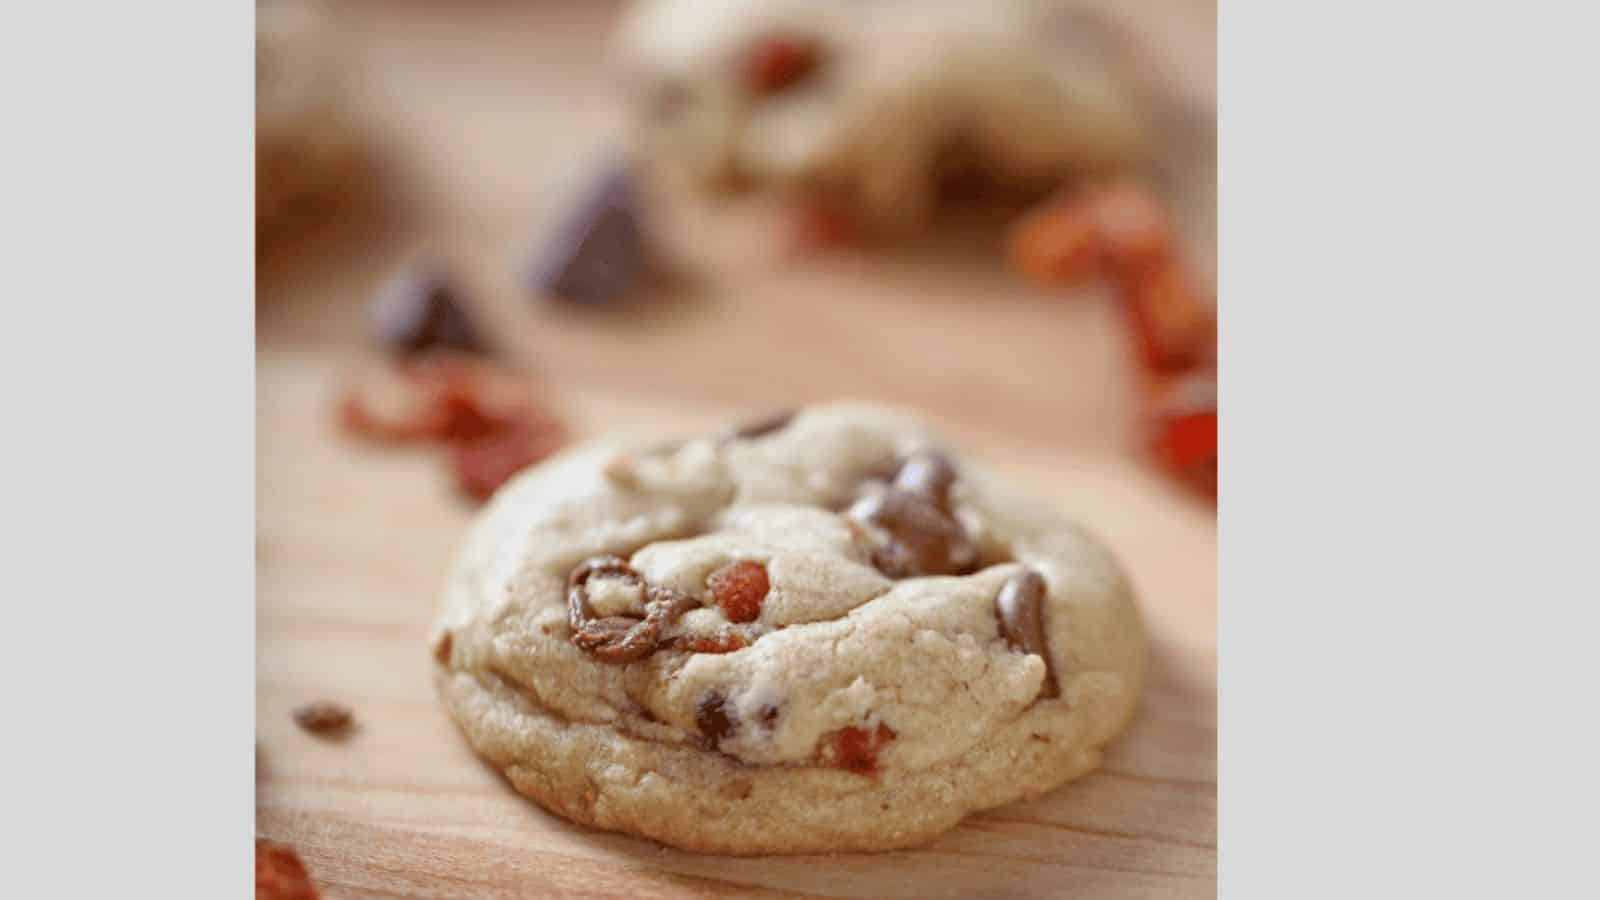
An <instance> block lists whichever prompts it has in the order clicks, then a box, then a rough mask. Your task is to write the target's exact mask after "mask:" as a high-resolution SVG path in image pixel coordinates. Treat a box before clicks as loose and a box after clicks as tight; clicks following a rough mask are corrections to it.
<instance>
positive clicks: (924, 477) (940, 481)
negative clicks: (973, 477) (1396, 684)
mask: <svg viewBox="0 0 1600 900" xmlns="http://www.w3.org/2000/svg"><path fill="white" fill-rule="evenodd" d="M955 480H956V467H955V465H954V464H953V463H951V462H950V457H948V456H946V455H944V454H943V453H940V452H939V451H937V450H919V451H917V452H916V453H913V454H911V455H910V456H907V457H906V461H905V462H904V463H903V464H902V465H901V466H900V471H899V472H897V473H896V474H895V476H894V485H895V487H897V488H900V489H901V490H904V491H910V492H912V493H914V494H921V495H922V496H924V497H927V498H928V499H929V500H931V501H933V503H934V505H935V506H938V507H939V508H940V509H941V510H944V511H945V512H949V510H950V485H952V484H954V483H955Z"/></svg>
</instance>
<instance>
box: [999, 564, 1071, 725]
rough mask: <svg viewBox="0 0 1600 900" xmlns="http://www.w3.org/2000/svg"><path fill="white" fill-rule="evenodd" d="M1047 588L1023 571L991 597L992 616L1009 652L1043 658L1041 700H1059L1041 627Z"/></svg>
mask: <svg viewBox="0 0 1600 900" xmlns="http://www.w3.org/2000/svg"><path fill="white" fill-rule="evenodd" d="M1048 593H1049V587H1048V586H1047V585H1046V584H1045V582H1044V578H1042V577H1040V575H1039V573H1038V572H1034V571H1031V570H1024V571H1022V572H1019V573H1017V574H1016V575H1013V576H1011V577H1010V578H1008V579H1006V583H1005V584H1002V585H1001V586H1000V592H999V593H997V594H995V597H994V613H995V616H996V617H997V618H998V619H999V620H1000V633H1001V634H1002V635H1003V636H1004V637H1005V639H1006V643H1008V644H1010V645H1011V647H1012V649H1014V650H1021V651H1022V652H1024V653H1036V654H1038V655H1039V656H1041V657H1043V658H1044V667H1045V673H1044V686H1043V687H1041V688H1040V689H1039V696H1041V697H1059V696H1061V687H1060V685H1059V684H1058V683H1057V682H1056V674H1055V665H1054V664H1053V663H1052V662H1051V661H1050V643H1049V638H1048V632H1046V631H1045V627H1044V600H1045V596H1046V595H1047V594H1048Z"/></svg>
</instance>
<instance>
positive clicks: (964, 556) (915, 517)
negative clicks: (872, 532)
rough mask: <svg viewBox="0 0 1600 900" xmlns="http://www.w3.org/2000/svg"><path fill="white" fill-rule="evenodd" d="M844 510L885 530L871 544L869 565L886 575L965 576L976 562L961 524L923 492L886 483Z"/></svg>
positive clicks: (899, 576)
mask: <svg viewBox="0 0 1600 900" xmlns="http://www.w3.org/2000/svg"><path fill="white" fill-rule="evenodd" d="M845 515H846V516H847V517H849V518H850V519H853V520H855V521H856V522H858V523H861V524H863V525H868V526H871V527H872V528H875V529H877V530H878V531H880V532H882V533H884V534H885V535H887V540H883V541H880V543H879V544H878V546H876V547H875V548H874V549H873V564H874V565H876V566H877V567H878V568H879V569H880V570H881V571H882V572H883V573H884V574H885V575H888V576H889V577H891V578H915V577H919V576H923V575H966V574H968V573H970V572H972V571H973V570H974V569H975V568H976V567H977V563H978V548H977V545H976V544H974V543H973V542H972V539H971V538H969V537H968V536H967V533H966V530H965V529H964V528H962V527H961V523H960V522H959V521H957V520H956V518H955V517H954V516H952V515H950V514H949V513H948V512H946V511H945V510H943V509H940V508H939V506H938V505H936V503H935V502H934V501H933V500H932V499H930V498H929V497H927V496H926V495H924V494H922V493H918V492H913V491H908V490H905V489H903V488H900V487H896V486H890V487H888V488H885V489H883V490H881V491H877V492H875V493H871V494H868V495H866V496H864V497H862V498H861V499H859V500H857V501H856V502H855V503H854V504H853V505H851V507H850V508H849V509H848V510H846V512H845ZM874 539H875V540H877V539H876V538H874Z"/></svg>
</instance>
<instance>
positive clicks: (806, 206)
mask: <svg viewBox="0 0 1600 900" xmlns="http://www.w3.org/2000/svg"><path fill="white" fill-rule="evenodd" d="M788 243H789V252H791V253H793V254H795V255H805V254H809V253H816V252H819V251H823V250H840V249H850V248H857V247H861V246H863V245H865V244H866V235H865V232H864V231H863V230H862V228H861V223H860V222H859V221H858V220H857V218H856V216H855V214H854V213H852V212H850V210H849V209H847V208H846V207H845V206H844V205H842V204H840V203H837V202H831V201H826V200H816V199H811V200H805V201H802V202H800V203H799V204H798V205H797V206H796V207H795V208H794V211H793V213H792V215H791V218H790V220H789V239H788Z"/></svg>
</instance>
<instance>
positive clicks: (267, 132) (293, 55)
mask: <svg viewBox="0 0 1600 900" xmlns="http://www.w3.org/2000/svg"><path fill="white" fill-rule="evenodd" d="M350 43H351V42H350V40H349V38H348V36H347V35H346V34H345V33H344V32H343V31H342V30H341V29H340V28H339V25H338V22H337V21H336V20H335V18H334V17H333V15H332V14H331V13H330V11H329V10H328V8H327V6H326V4H325V3H322V2H319V0H257V3H256V227H257V230H258V231H275V230H279V229H281V228H283V227H285V226H286V225H288V224H290V223H291V222H292V221H293V219H294V217H295V213H296V210H297V209H298V208H299V207H301V206H303V205H305V204H306V203H309V202H311V201H313V200H317V199H320V198H323V197H328V196H331V195H333V194H336V193H337V192H338V191H340V190H341V189H342V188H343V186H344V185H343V182H344V181H345V179H346V178H347V177H348V176H349V175H350V172H351V169H352V167H353V166H355V165H356V164H357V162H358V156H359V153H360V137H359V134H358V128H357V127H356V125H355V124H354V120H353V117H352V115H351V111H350V106H351V103H350V99H349V97H348V92H349V87H350V82H351V79H352V71H351V70H352V63H351V60H350V57H351V55H352V48H351V46H350Z"/></svg>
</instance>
